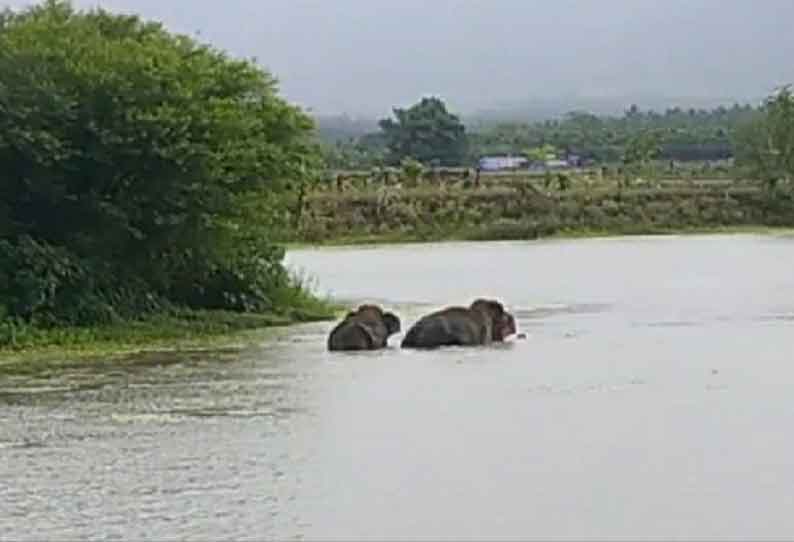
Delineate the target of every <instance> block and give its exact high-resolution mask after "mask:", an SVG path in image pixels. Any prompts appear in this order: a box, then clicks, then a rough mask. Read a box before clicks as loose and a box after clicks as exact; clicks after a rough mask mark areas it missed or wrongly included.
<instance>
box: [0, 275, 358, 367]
mask: <svg viewBox="0 0 794 542" xmlns="http://www.w3.org/2000/svg"><path fill="white" fill-rule="evenodd" d="M274 303H275V304H276V306H278V307H286V308H285V309H282V310H278V311H273V312H266V313H239V312H231V311H220V310H186V309H179V310H172V311H169V312H164V313H159V314H152V315H148V316H145V317H142V318H140V319H136V320H130V321H123V322H118V323H113V324H107V325H99V326H74V327H52V328H41V327H36V326H32V325H29V324H20V323H12V322H10V321H0V376H2V375H6V376H8V375H19V374H36V373H41V372H47V371H50V370H53V369H62V368H66V367H72V366H84V365H86V364H91V363H94V364H96V363H102V362H104V361H107V360H109V359H113V360H115V361H118V360H119V359H120V358H124V357H125V356H127V357H128V356H130V355H132V354H138V353H142V352H152V351H157V352H162V351H174V350H179V351H184V350H207V349H212V350H217V349H221V348H229V347H233V348H239V347H240V346H243V345H246V344H250V343H252V342H254V341H256V340H257V339H261V336H262V330H263V329H268V328H278V327H284V326H288V325H291V324H297V323H303V322H318V321H325V320H331V319H333V318H335V317H337V316H338V315H339V313H340V312H342V311H343V310H344V307H341V306H338V305H336V304H334V303H332V302H331V301H330V300H328V299H321V298H318V297H316V296H314V295H313V294H312V293H311V289H310V288H309V280H308V279H307V278H306V277H303V276H294V277H293V280H292V284H291V285H290V286H288V287H286V288H283V289H281V290H279V291H278V292H277V293H276V296H275V298H274Z"/></svg>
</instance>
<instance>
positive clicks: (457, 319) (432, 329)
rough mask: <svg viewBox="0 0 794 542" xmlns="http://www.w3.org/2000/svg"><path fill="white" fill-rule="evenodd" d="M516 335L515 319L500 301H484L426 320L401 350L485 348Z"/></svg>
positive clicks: (417, 325) (407, 336) (413, 329)
mask: <svg viewBox="0 0 794 542" xmlns="http://www.w3.org/2000/svg"><path fill="white" fill-rule="evenodd" d="M515 332H516V321H515V318H514V317H513V315H512V314H510V313H509V312H507V311H506V310H505V309H504V306H503V305H502V304H501V303H500V302H499V301H496V300H493V299H482V298H481V299H476V300H475V301H474V302H473V303H472V304H471V305H470V306H469V307H448V308H446V309H442V310H439V311H436V312H433V313H431V314H428V315H426V316H423V317H422V318H421V319H419V320H418V321H417V322H416V323H415V324H414V325H413V326H411V328H410V329H409V330H408V333H406V334H405V337H404V338H403V341H402V344H401V347H402V348H436V347H439V346H478V345H486V344H490V343H491V342H494V341H496V342H501V341H504V339H505V338H507V337H509V336H510V335H512V334H514V333H515Z"/></svg>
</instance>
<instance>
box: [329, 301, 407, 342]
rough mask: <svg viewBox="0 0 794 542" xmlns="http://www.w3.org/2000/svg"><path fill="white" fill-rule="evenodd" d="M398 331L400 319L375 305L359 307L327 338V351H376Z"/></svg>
mask: <svg viewBox="0 0 794 542" xmlns="http://www.w3.org/2000/svg"><path fill="white" fill-rule="evenodd" d="M399 331H400V319H399V318H398V317H397V316H396V315H395V314H393V313H391V312H384V311H383V309H381V308H380V307H378V306H377V305H361V306H360V307H359V308H358V309H356V310H355V311H351V312H349V313H347V316H345V319H344V320H342V321H341V322H339V323H338V324H337V325H336V327H334V329H333V330H331V334H330V335H329V336H328V350H331V351H340V350H377V349H379V348H385V347H386V344H387V342H388V339H389V336H391V335H393V334H395V333H398V332H399Z"/></svg>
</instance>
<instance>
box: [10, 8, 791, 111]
mask: <svg viewBox="0 0 794 542" xmlns="http://www.w3.org/2000/svg"><path fill="white" fill-rule="evenodd" d="M29 3H30V1H29V0H0V5H2V4H5V5H10V6H12V7H17V6H20V5H26V4H29ZM74 3H75V5H78V6H81V7H83V6H95V5H102V6H103V7H106V8H108V9H111V10H123V11H127V12H129V11H133V12H137V13H140V14H142V15H143V16H144V17H146V18H153V19H158V20H161V21H163V22H165V23H166V25H167V26H168V27H169V28H171V29H173V30H176V31H179V32H186V33H190V34H194V33H195V32H200V38H201V39H202V40H204V41H209V42H211V43H213V44H215V45H217V46H219V47H222V48H225V49H227V50H229V51H231V52H232V53H234V54H236V55H243V56H256V57H257V58H258V59H259V61H260V63H261V64H262V65H263V66H265V67H266V68H268V69H269V70H270V71H272V72H273V73H274V74H275V75H276V76H277V77H278V79H279V80H280V82H281V88H282V91H283V93H284V94H285V95H286V97H287V98H289V99H290V100H293V101H295V102H298V103H301V104H302V105H304V106H307V107H312V108H314V109H315V110H317V111H321V112H341V111H346V112H349V113H362V114H383V113H386V112H388V111H389V109H390V107H391V106H392V105H407V104H409V103H412V102H414V101H415V100H416V99H418V98H419V97H420V96H422V95H425V94H436V95H440V96H442V97H444V98H445V99H447V100H448V101H449V102H450V104H451V105H452V107H453V108H455V109H457V110H460V111H464V112H468V111H473V110H475V109H478V108H483V107H489V106H493V105H497V104H503V103H516V102H523V101H527V100H536V99H541V100H548V99H560V100H563V101H566V102H570V105H571V106H575V105H576V103H575V102H576V101H577V100H578V99H584V98H600V97H607V98H609V97H618V98H621V99H622V98H623V97H628V98H635V99H638V100H640V101H641V100H642V99H643V97H651V98H653V97H662V98H665V97H667V98H687V97H693V98H694V97H699V98H721V99H732V98H738V99H745V98H756V97H760V96H763V95H765V94H767V93H768V92H769V91H770V90H772V89H773V88H774V87H775V86H777V85H780V84H782V83H785V82H794V60H791V58H792V56H791V53H792V52H794V32H792V31H791V21H793V20H794V0H663V1H660V0H543V1H540V0H388V1H387V0H76V1H75V2H74ZM683 105H686V104H683Z"/></svg>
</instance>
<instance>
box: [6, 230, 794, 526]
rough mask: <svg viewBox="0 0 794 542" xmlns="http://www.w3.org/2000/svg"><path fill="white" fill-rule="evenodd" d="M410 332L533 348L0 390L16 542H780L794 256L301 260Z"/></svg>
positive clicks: (778, 247)
mask: <svg viewBox="0 0 794 542" xmlns="http://www.w3.org/2000/svg"><path fill="white" fill-rule="evenodd" d="M288 260H289V263H290V265H292V266H294V267H296V268H298V269H303V270H305V271H306V272H307V273H309V274H310V275H312V276H314V277H316V279H317V280H318V287H319V288H320V290H321V291H322V292H325V293H331V294H332V295H334V296H335V297H337V298H339V299H343V300H345V301H347V302H349V303H351V304H355V303H359V302H364V301H367V302H373V301H374V302H379V303H382V304H384V305H385V306H387V307H388V308H390V309H393V310H396V311H397V312H398V313H399V315H400V316H401V318H402V319H403V325H404V328H405V329H407V327H408V326H409V325H410V324H411V323H412V322H413V321H414V320H415V319H416V318H417V317H419V316H420V315H421V314H422V313H424V312H427V311H429V310H432V309H434V308H436V307H440V306H443V305H447V304H453V303H468V302H470V301H471V300H472V299H473V298H474V297H478V296H495V297H498V298H500V299H502V300H503V301H504V302H505V303H506V304H507V305H508V307H509V308H510V309H511V310H512V311H514V313H515V315H516V317H517V323H518V326H519V328H520V329H521V331H524V332H526V333H527V335H528V337H527V339H526V340H524V341H511V342H509V343H506V344H503V345H497V346H493V347H488V348H476V349H468V350H466V349H459V348H450V349H445V350H442V351H435V352H413V351H402V350H400V349H399V348H397V347H396V345H397V344H399V340H400V338H401V337H400V336H396V337H393V338H392V347H391V348H389V349H387V350H385V351H381V352H375V353H359V354H336V353H335V354H331V353H328V352H326V351H325V337H326V334H327V332H328V330H329V329H330V327H331V326H332V325H333V323H320V324H309V325H304V326H297V327H294V328H290V329H285V330H277V331H272V330H271V331H266V332H263V333H262V336H261V338H260V340H258V341H257V342H256V343H255V344H251V345H250V346H249V347H247V348H246V349H244V350H243V351H241V352H219V353H206V352H204V353H201V352H197V353H182V354H178V355H176V357H175V355H174V354H160V355H157V354H149V355H147V357H146V359H143V360H141V361H142V362H141V363H140V364H138V365H135V366H129V365H127V364H124V365H120V366H118V367H113V366H108V365H103V366H102V367H93V368H86V369H83V370H70V371H67V372H66V373H64V374H63V375H62V376H59V377H57V378H46V379H35V378H29V377H28V378H0V454H2V457H3V461H0V539H14V540H19V539H30V540H40V539H49V540H53V539H70V540H73V539H76V538H92V539H97V538H102V539H107V538H119V539H141V538H148V539H164V538H171V539H173V538H179V539H191V540H206V539H218V538H226V539H229V538H232V539H260V540H261V539H263V538H270V539H273V538H275V539H311V540H314V539H323V540H328V539H339V540H349V539H391V540H394V539H414V540H415V539H424V540H427V539H479V540H482V539H491V540H495V539H512V540H526V539H543V540H548V539H572V538H576V539H583V538H590V539H593V538H595V539H613V540H614V539H632V540H635V539H638V538H642V539H671V538H686V539H727V538H734V539H747V538H753V539H761V538H763V539H772V538H778V539H790V538H792V537H794V515H792V514H791V513H790V511H791V509H792V506H794V489H792V488H794V461H792V459H791V458H792V457H793V456H794V437H792V436H790V435H789V431H788V430H789V425H790V422H791V420H792V419H794V401H792V400H791V399H790V397H791V389H792V383H794V382H793V381H794V369H792V368H791V364H792V358H791V351H792V342H793V339H792V337H794V274H792V272H791V270H792V269H794V241H793V240H792V239H791V238H788V237H760V236H709V237H663V238H625V239H609V240H602V239H593V240H581V241H543V242H527V243H484V244H472V243H449V244H433V245H407V246H392V247H381V248H370V247H366V248H334V249H317V250H303V251H296V252H291V253H290V255H289V258H288Z"/></svg>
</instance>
